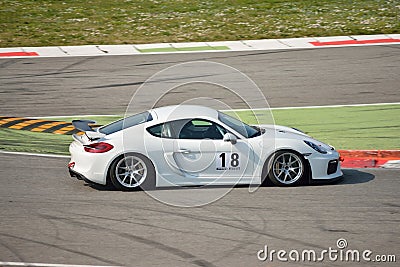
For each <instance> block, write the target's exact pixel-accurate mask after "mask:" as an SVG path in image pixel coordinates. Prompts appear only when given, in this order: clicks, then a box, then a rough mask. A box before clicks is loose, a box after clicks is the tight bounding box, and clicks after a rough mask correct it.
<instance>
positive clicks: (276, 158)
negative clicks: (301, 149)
mask: <svg viewBox="0 0 400 267" xmlns="http://www.w3.org/2000/svg"><path fill="white" fill-rule="evenodd" d="M268 167H269V173H268V178H269V180H270V181H271V182H272V183H274V184H275V185H278V186H294V185H299V184H302V183H303V182H304V179H305V176H306V175H305V173H306V164H305V160H304V158H303V157H302V156H301V155H300V154H298V153H296V152H294V151H289V150H285V151H278V152H276V153H275V154H274V155H273V156H272V157H271V158H270V159H269V164H268Z"/></svg>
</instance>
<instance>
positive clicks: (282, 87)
mask: <svg viewBox="0 0 400 267" xmlns="http://www.w3.org/2000/svg"><path fill="white" fill-rule="evenodd" d="M399 48H400V46H395V45H390V46H370V47H360V48H334V49H314V50H299V51H293V50H291V51H273V52H259V51H258V52H243V53H205V54H179V55H146V56H132V57H118V56H116V57H111V56H110V57H75V58H53V59H46V58H39V59H2V60H0V67H1V70H0V73H1V76H0V78H1V80H2V81H1V83H0V93H1V99H0V101H1V103H0V109H1V115H15V116H44V115H73V114H96V113H97V114H114V113H123V112H124V110H125V108H126V104H127V103H128V102H129V99H130V97H131V95H132V93H133V92H134V90H135V89H136V88H137V87H138V86H140V84H141V83H142V82H143V81H145V80H146V79H147V78H148V77H149V76H151V75H152V74H154V73H155V72H157V71H159V70H162V69H164V68H165V67H168V66H172V65H174V64H176V63H181V62H186V61H190V60H210V61H216V62H221V63H224V64H228V65H231V66H233V67H235V68H237V69H239V70H241V71H243V72H244V73H245V74H247V75H249V76H250V78H252V79H253V80H254V81H255V82H256V83H257V84H258V85H259V86H260V88H261V89H262V90H263V92H264V93H265V94H266V95H267V97H268V101H269V103H270V104H271V106H272V107H279V106H303V105H324V104H352V103H354V104H358V103H376V102H400V95H399V93H398V88H399V86H398V85H399V84H400V78H399V77H400V76H399V75H398V74H399V69H400V68H399V67H400V61H399V58H400V57H399V56H400V50H399ZM192 93H193V96H196V94H197V93H198V92H195V91H193V92H192ZM185 97H190V95H186V96H185ZM220 97H221V99H223V100H224V101H231V100H230V99H229V97H224V96H220ZM170 99H173V100H175V101H179V100H180V94H178V93H176V94H175V95H174V97H173V98H170ZM168 101H170V100H168ZM232 101H233V100H232ZM67 163H68V160H67V159H60V158H58V159H56V158H42V157H32V156H22V155H5V154H0V177H1V182H2V186H1V187H0V203H1V204H0V205H1V209H0V218H1V219H0V261H17V262H44V263H63V264H90V265H124V266H284V265H288V266H293V265H294V264H295V263H284V264H283V263H281V262H278V261H273V262H272V263H271V262H268V261H266V262H260V261H258V259H257V256H256V254H257V251H259V250H260V249H262V248H264V246H265V245H268V247H269V248H270V249H276V250H279V249H284V250H287V251H289V250H292V249H297V250H300V251H301V250H303V249H315V250H317V251H321V250H323V249H328V248H329V247H332V248H335V247H336V240H337V239H339V238H345V239H346V240H347V242H348V248H349V249H359V250H365V249H369V250H372V251H373V253H374V255H376V254H395V255H397V261H399V259H400V251H399V248H400V234H399V233H400V223H399V222H400V216H399V214H400V205H399V203H400V196H399V193H398V192H399V181H400V180H399V179H400V173H399V171H398V170H385V169H377V170H372V169H363V170H345V175H344V179H343V180H342V181H341V182H339V183H338V184H333V185H316V186H304V187H296V188H278V187H261V188H259V189H258V190H257V191H256V192H255V193H252V194H250V193H249V192H248V188H247V187H238V188H234V189H233V190H232V191H231V192H230V193H229V194H227V195H226V196H225V197H223V198H222V199H220V200H219V201H217V202H214V203H212V204H209V205H205V206H203V207H198V208H178V207H173V206H168V205H165V204H163V203H160V202H159V201H157V200H154V199H153V198H151V197H150V196H148V195H147V194H146V193H145V192H118V191H113V190H109V189H104V188H101V187H91V186H88V185H87V184H86V183H84V182H82V181H78V180H75V179H72V178H70V177H69V175H68V173H67V171H66V165H67ZM188 190H189V191H188V192H189V193H190V192H193V194H196V192H197V191H196V190H202V189H188ZM207 190H210V192H211V191H212V190H217V189H207ZM171 191H173V190H171ZM188 192H186V193H185V194H188ZM296 265H299V264H298V263H297V264H296ZM300 265H302V266H309V265H312V266H317V265H319V264H312V263H308V262H302V263H301V264H300ZM356 265H360V266H396V263H391V264H390V263H385V264H383V263H381V264H378V263H375V264H374V263H359V264H355V263H343V262H329V261H327V262H326V266H356Z"/></svg>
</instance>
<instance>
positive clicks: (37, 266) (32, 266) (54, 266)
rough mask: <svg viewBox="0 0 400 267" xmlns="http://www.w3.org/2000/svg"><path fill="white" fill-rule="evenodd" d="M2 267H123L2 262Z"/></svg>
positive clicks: (0, 262)
mask: <svg viewBox="0 0 400 267" xmlns="http://www.w3.org/2000/svg"><path fill="white" fill-rule="evenodd" d="M0 266H27V267H29V266H30V267H121V266H110V265H109V266H105V265H74V264H56V263H29V262H13V261H0Z"/></svg>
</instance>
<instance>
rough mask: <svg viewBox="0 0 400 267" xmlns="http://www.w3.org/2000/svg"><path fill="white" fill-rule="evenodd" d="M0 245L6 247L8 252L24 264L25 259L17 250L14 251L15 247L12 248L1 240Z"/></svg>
mask: <svg viewBox="0 0 400 267" xmlns="http://www.w3.org/2000/svg"><path fill="white" fill-rule="evenodd" d="M0 245H1V246H3V247H5V248H6V249H7V250H8V251H10V252H11V253H12V254H14V255H15V257H16V258H17V259H18V261H22V262H24V261H25V259H24V258H23V257H22V256H21V255H20V254H19V253H18V250H17V249H14V248H13V247H11V246H10V245H8V244H6V243H5V242H2V241H1V240H0Z"/></svg>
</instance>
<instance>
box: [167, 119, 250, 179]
mask: <svg viewBox="0 0 400 267" xmlns="http://www.w3.org/2000/svg"><path fill="white" fill-rule="evenodd" d="M173 129H174V132H175V138H174V145H173V149H174V153H173V161H174V163H175V165H176V166H177V167H178V168H179V169H180V170H181V171H182V173H183V174H184V175H185V176H186V177H188V178H198V179H200V180H199V181H201V179H203V180H209V179H213V180H215V179H220V180H219V182H221V183H232V182H236V181H237V180H238V179H240V178H242V177H244V176H247V177H248V176H251V175H252V173H253V168H254V166H253V162H254V160H253V158H254V155H253V150H252V148H251V146H250V145H249V143H248V142H247V141H246V140H242V139H238V140H237V142H236V143H235V144H232V143H231V142H225V141H224V140H223V136H224V134H225V133H227V132H228V131H227V130H226V129H224V128H223V127H222V126H220V125H219V124H217V123H215V122H212V121H209V120H204V119H192V120H179V121H176V122H175V123H174V125H173ZM217 182H218V181H217Z"/></svg>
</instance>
